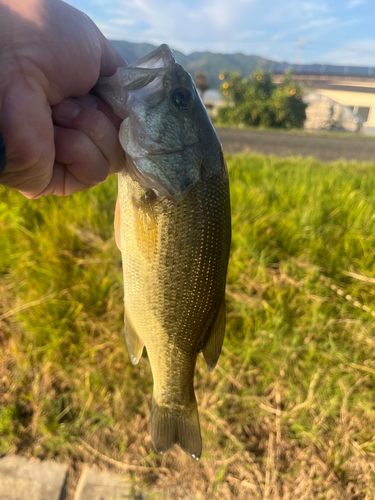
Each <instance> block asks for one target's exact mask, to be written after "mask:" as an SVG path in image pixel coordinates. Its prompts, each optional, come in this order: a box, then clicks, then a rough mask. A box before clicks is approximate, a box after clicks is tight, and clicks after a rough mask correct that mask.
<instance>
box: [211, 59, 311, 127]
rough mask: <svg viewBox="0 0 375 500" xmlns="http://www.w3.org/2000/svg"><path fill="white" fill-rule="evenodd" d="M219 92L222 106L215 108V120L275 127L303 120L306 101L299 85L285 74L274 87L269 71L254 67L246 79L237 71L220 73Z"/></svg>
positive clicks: (291, 124) (288, 125)
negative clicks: (221, 77) (221, 96)
mask: <svg viewBox="0 0 375 500" xmlns="http://www.w3.org/2000/svg"><path fill="white" fill-rule="evenodd" d="M224 77H225V82H224V83H223V85H222V89H221V90H222V92H223V96H224V99H225V106H223V107H222V108H220V109H219V120H220V121H221V122H223V123H231V124H235V125H240V124H243V125H250V126H256V127H257V126H263V127H278V128H285V129H291V128H301V127H303V123H304V121H305V119H306V113H305V109H306V106H307V105H306V104H305V103H304V102H303V100H302V96H303V90H302V87H301V85H298V84H296V83H295V82H293V78H292V73H291V72H290V71H289V72H287V73H286V74H285V76H284V79H283V81H282V83H281V84H280V85H279V86H277V85H275V84H274V83H273V81H272V74H271V73H270V72H268V73H265V72H264V71H263V70H262V69H261V68H259V69H257V70H256V71H255V73H253V75H252V76H251V78H250V79H247V78H241V75H240V74H239V73H224Z"/></svg>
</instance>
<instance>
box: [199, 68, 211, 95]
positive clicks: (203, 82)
mask: <svg viewBox="0 0 375 500" xmlns="http://www.w3.org/2000/svg"><path fill="white" fill-rule="evenodd" d="M195 86H196V87H197V89H198V91H199V95H200V96H201V97H203V92H204V91H205V90H207V89H209V88H210V87H211V85H210V84H209V82H208V80H207V73H203V72H199V73H196V74H195Z"/></svg>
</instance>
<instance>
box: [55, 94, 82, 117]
mask: <svg viewBox="0 0 375 500" xmlns="http://www.w3.org/2000/svg"><path fill="white" fill-rule="evenodd" d="M54 111H55V113H56V115H57V117H58V118H60V119H62V120H74V118H77V116H78V115H79V113H80V112H81V108H80V106H79V105H78V104H77V103H75V102H74V101H72V100H71V99H64V100H63V101H62V102H60V104H58V105H57V106H56V107H55V110H54Z"/></svg>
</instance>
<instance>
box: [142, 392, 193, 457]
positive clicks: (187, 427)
mask: <svg viewBox="0 0 375 500" xmlns="http://www.w3.org/2000/svg"><path fill="white" fill-rule="evenodd" d="M151 437H152V444H153V445H154V448H155V451H156V453H158V454H159V455H163V454H164V453H165V452H166V451H168V450H170V449H171V448H172V447H173V445H174V444H177V445H178V446H180V448H182V449H183V450H184V452H185V453H187V454H188V455H190V456H191V457H192V458H193V460H196V461H198V460H199V459H200V456H201V454H202V438H201V431H200V426H199V417H198V408H197V403H196V401H195V399H194V401H192V402H191V403H190V404H189V405H188V406H186V407H183V408H181V409H179V410H174V409H172V408H170V407H166V406H161V405H158V404H157V403H156V401H155V400H154V398H152V411H151Z"/></svg>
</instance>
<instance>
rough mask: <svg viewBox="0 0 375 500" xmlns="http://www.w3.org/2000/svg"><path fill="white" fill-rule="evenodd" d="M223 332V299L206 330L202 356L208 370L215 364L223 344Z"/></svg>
mask: <svg viewBox="0 0 375 500" xmlns="http://www.w3.org/2000/svg"><path fill="white" fill-rule="evenodd" d="M224 334H225V299H224V300H223V302H222V304H221V306H220V308H219V310H218V313H217V315H216V317H215V319H214V320H213V322H212V323H211V325H210V326H209V327H208V330H207V332H206V344H205V346H204V347H203V349H202V351H203V356H204V359H205V361H206V364H207V368H208V369H209V371H210V372H212V371H213V369H214V368H215V366H216V363H217V361H218V359H219V356H220V352H221V348H222V345H223V340H224Z"/></svg>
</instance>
